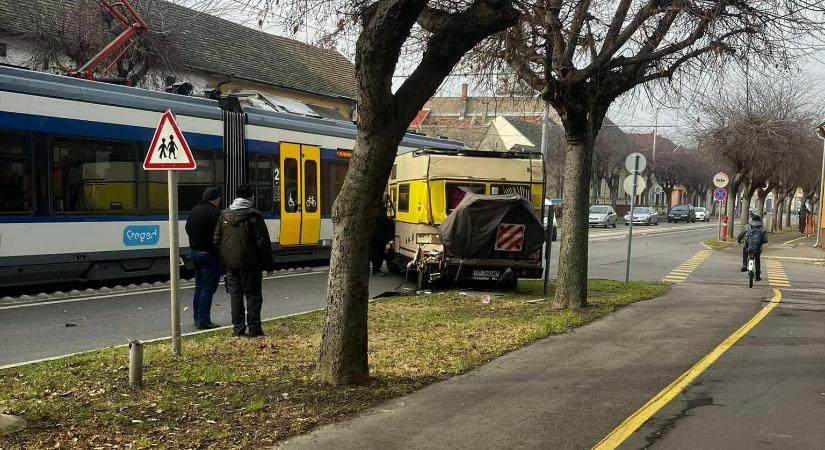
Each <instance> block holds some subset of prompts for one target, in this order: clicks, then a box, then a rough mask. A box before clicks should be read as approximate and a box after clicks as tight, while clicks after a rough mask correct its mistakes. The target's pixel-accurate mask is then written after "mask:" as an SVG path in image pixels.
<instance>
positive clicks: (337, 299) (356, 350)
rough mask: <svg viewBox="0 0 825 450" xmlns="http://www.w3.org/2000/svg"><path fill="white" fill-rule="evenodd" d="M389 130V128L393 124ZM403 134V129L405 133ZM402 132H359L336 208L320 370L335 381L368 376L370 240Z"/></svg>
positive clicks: (351, 381) (363, 379)
mask: <svg viewBox="0 0 825 450" xmlns="http://www.w3.org/2000/svg"><path fill="white" fill-rule="evenodd" d="M388 128H389V127H388ZM402 134H403V132H402ZM399 140H400V136H398V133H395V134H393V133H391V132H383V133H381V134H379V133H369V132H367V131H363V130H359V132H358V138H357V141H356V144H355V148H356V151H355V152H354V153H353V157H352V160H350V165H349V168H348V170H347V177H346V178H345V180H344V185H343V187H342V188H341V193H340V194H339V195H338V197H337V198H336V200H335V204H334V205H333V209H332V224H333V228H332V230H333V233H332V255H331V259H330V264H329V278H328V280H327V310H326V321H325V323H324V329H323V334H322V337H321V349H320V356H319V360H318V374H319V376H320V377H321V379H322V380H323V381H324V382H327V383H330V384H360V383H364V382H366V381H367V378H368V375H369V369H368V361H367V310H368V304H369V273H370V271H369V250H368V240H367V239H364V236H371V235H372V233H373V232H374V228H375V223H376V220H375V218H376V216H377V215H378V214H379V213H380V208H379V206H380V199H381V196H382V193H383V190H384V188H385V186H386V180H387V178H388V177H389V173H390V169H391V168H392V163H393V161H394V160H395V158H394V157H395V153H396V152H395V151H393V150H391V149H394V148H396V147H397V146H398V141H399Z"/></svg>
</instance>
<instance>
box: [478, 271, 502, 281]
mask: <svg viewBox="0 0 825 450" xmlns="http://www.w3.org/2000/svg"><path fill="white" fill-rule="evenodd" d="M498 274H499V272H498V270H474V271H473V279H476V280H498Z"/></svg>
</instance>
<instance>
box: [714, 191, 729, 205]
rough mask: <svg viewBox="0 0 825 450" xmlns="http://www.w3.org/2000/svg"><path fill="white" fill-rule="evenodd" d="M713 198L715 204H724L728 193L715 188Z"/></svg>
mask: <svg viewBox="0 0 825 450" xmlns="http://www.w3.org/2000/svg"><path fill="white" fill-rule="evenodd" d="M713 198H714V200H716V201H717V202H720V203H721V202H724V201H725V200H727V198H728V191H727V189H725V188H716V189H714V190H713Z"/></svg>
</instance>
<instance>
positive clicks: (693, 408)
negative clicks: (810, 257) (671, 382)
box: [620, 261, 825, 450]
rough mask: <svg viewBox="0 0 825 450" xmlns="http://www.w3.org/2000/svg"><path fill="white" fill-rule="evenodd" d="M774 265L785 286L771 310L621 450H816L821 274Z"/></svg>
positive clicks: (822, 404)
mask: <svg viewBox="0 0 825 450" xmlns="http://www.w3.org/2000/svg"><path fill="white" fill-rule="evenodd" d="M778 263H780V264H782V265H783V266H784V269H785V270H787V272H788V275H789V278H790V280H791V283H790V287H788V288H783V289H781V292H782V299H781V301H780V302H779V303H778V304H777V305H776V307H775V309H773V311H771V313H770V314H768V315H767V316H766V317H765V319H764V320H762V321H761V322H760V323H759V324H758V325H756V327H755V328H754V329H753V330H751V332H749V333H748V334H747V335H746V336H744V337H743V338H742V339H741V340H740V341H739V342H737V343H736V345H734V346H733V347H732V348H731V349H730V350H728V351H727V352H726V353H725V354H723V355H722V356H721V357H720V358H719V360H718V361H716V362H715V363H714V364H713V365H712V366H710V367H709V368H708V370H707V371H705V372H704V373H702V374H701V375H700V376H699V378H697V379H696V380H695V381H694V382H693V383H691V384H690V385H689V386H688V387H687V389H686V390H685V391H684V392H682V393H681V394H680V395H679V396H678V397H676V398H675V399H673V400H672V401H671V402H670V403H668V404H667V405H666V406H665V407H664V408H662V409H661V410H660V411H658V412H657V413H656V414H655V415H654V416H653V417H652V418H651V419H650V420H649V421H648V422H647V423H646V424H645V425H643V426H642V427H641V428H640V429H639V430H638V431H637V432H636V433H634V434H633V435H632V436H631V437H630V438H629V439H628V440H627V441H625V443H624V445H622V446H621V447H620V448H621V449H637V448H652V449H668V450H670V449H685V450H688V449H697V448H701V449H717V448H718V449H732V450H738V449H743V450H745V449H753V448H766V449H768V448H770V449H774V448H781V449H818V448H823V442H825V427H823V426H822V417H823V415H825V322H823V319H825V290H823V289H822V288H823V287H824V286H823V285H822V270H823V269H822V268H820V267H814V266H810V265H805V264H799V263H794V262H784V261H782V262H778Z"/></svg>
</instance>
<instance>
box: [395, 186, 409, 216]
mask: <svg viewBox="0 0 825 450" xmlns="http://www.w3.org/2000/svg"><path fill="white" fill-rule="evenodd" d="M398 212H410V185H409V184H399V185H398Z"/></svg>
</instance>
